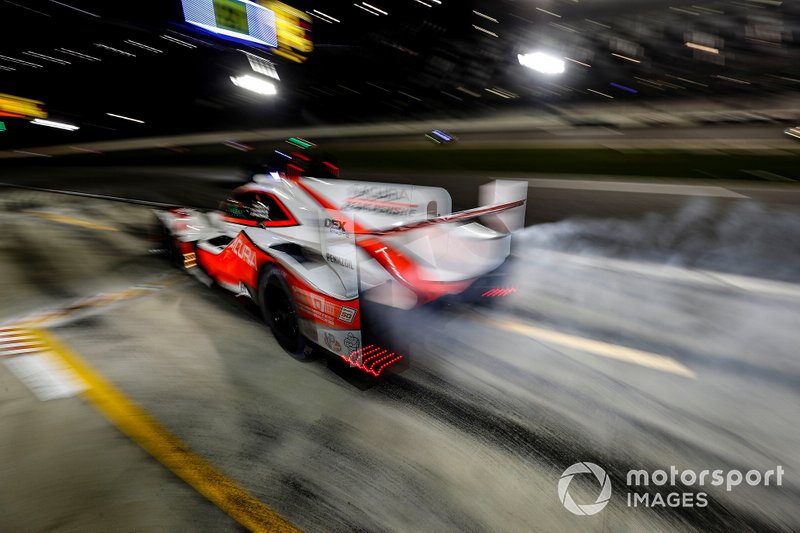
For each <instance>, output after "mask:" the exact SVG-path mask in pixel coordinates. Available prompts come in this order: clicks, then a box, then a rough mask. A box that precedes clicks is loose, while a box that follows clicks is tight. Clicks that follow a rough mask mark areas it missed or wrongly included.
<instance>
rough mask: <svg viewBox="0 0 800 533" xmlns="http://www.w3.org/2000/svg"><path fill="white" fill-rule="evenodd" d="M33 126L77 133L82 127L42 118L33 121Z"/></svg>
mask: <svg viewBox="0 0 800 533" xmlns="http://www.w3.org/2000/svg"><path fill="white" fill-rule="evenodd" d="M31 124H36V125H37V126H47V127H48V128H58V129H60V130H69V131H75V130H79V129H80V126H76V125H75V124H67V123H66V122H56V121H55V120H44V119H41V118H36V119H33V120H31Z"/></svg>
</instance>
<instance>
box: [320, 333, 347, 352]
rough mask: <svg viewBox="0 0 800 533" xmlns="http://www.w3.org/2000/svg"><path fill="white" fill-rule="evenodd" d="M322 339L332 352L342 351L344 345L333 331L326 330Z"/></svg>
mask: <svg viewBox="0 0 800 533" xmlns="http://www.w3.org/2000/svg"><path fill="white" fill-rule="evenodd" d="M322 340H323V342H324V343H325V346H327V347H328V348H329V349H330V350H331V351H332V352H335V353H339V352H341V351H342V345H341V343H339V341H337V340H336V336H335V335H334V334H333V333H328V332H327V331H326V332H324V333H323V334H322Z"/></svg>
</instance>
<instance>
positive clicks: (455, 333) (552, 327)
mask: <svg viewBox="0 0 800 533" xmlns="http://www.w3.org/2000/svg"><path fill="white" fill-rule="evenodd" d="M139 170H140V169H130V170H128V171H127V173H123V172H122V171H120V170H119V169H114V170H112V169H100V170H97V169H95V170H93V171H87V172H86V173H85V174H82V175H75V174H74V172H75V170H74V169H72V170H70V171H69V172H71V173H72V174H69V173H68V172H67V171H63V175H61V176H60V177H59V176H57V175H54V174H47V173H42V174H41V175H40V176H39V177H36V176H31V175H26V176H23V177H22V178H20V179H21V180H24V181H25V183H27V184H29V185H34V186H45V187H51V188H61V189H69V190H79V191H83V192H91V193H100V194H109V195H114V196H121V197H133V198H138V199H141V200H149V201H157V202H165V203H188V204H191V205H201V206H213V205H215V204H216V202H217V201H218V200H219V199H220V198H221V197H222V196H223V195H224V191H225V188H226V187H228V188H229V187H230V186H231V180H230V178H229V175H230V174H229V173H226V172H225V171H224V170H220V171H219V172H217V171H206V173H205V174H202V175H199V174H197V173H196V172H195V171H194V170H193V169H183V170H178V171H175V170H174V169H172V170H171V171H169V172H166V171H164V170H163V169H162V170H151V171H150V173H149V174H148V173H147V172H139ZM10 179H14V177H13V176H7V177H6V178H4V180H3V181H9V180H10ZM417 179H419V180H424V179H429V180H432V179H439V180H441V179H442V177H438V178H424V177H418V178H417ZM484 181H486V178H485V177H483V178H482V177H479V176H475V177H470V178H465V179H464V180H463V181H461V182H460V183H459V184H457V185H453V186H450V185H448V184H447V183H442V182H439V183H437V184H441V185H445V186H447V187H448V188H449V189H451V192H453V193H454V198H455V199H456V204H459V203H460V204H465V205H462V206H463V207H469V206H470V204H472V205H474V203H475V201H476V200H477V198H476V193H475V191H476V187H477V184H479V183H482V182H484ZM540 185H542V187H541V188H537V187H536V184H535V183H532V187H531V189H530V198H531V203H530V205H529V211H528V214H529V216H528V222H529V223H533V222H550V223H546V224H540V225H536V226H532V227H529V228H527V229H526V231H525V232H524V233H523V234H522V235H520V236H519V237H518V238H517V242H516V244H515V249H516V258H515V261H514V263H513V268H512V280H513V285H514V286H516V287H517V291H516V292H515V293H513V294H512V295H510V296H508V297H504V298H496V299H494V300H493V301H492V302H491V303H492V304H493V305H491V306H486V307H477V308H465V307H449V308H443V309H438V308H437V309H425V310H421V311H419V312H417V313H415V314H413V315H409V316H407V317H404V319H403V321H402V322H401V323H399V324H395V327H397V328H400V329H401V330H402V331H407V332H408V336H410V337H413V339H412V340H411V342H410V347H411V353H412V355H413V357H412V359H411V363H410V366H409V368H407V369H406V370H404V371H403V372H401V373H399V374H396V375H392V376H390V377H388V378H387V379H385V380H384V381H381V382H379V383H378V384H376V385H374V386H372V387H369V388H364V387H358V386H356V385H355V384H354V383H352V382H351V381H350V380H348V379H345V378H344V377H343V376H342V375H341V372H338V370H337V368H336V366H335V365H331V363H330V362H329V360H328V359H326V358H325V357H324V356H318V357H315V358H312V359H311V360H310V361H306V362H300V361H297V360H294V359H293V358H291V357H290V356H288V355H287V354H285V353H284V352H282V350H281V349H280V348H279V347H278V345H277V343H276V342H275V341H274V339H273V337H272V335H271V333H270V332H269V331H268V329H267V328H266V326H265V325H264V324H263V322H262V321H261V319H260V317H259V316H258V313H257V311H256V310H254V309H253V307H252V305H248V303H247V302H245V301H242V299H241V298H239V299H237V298H235V297H233V296H232V295H229V294H228V293H225V292H224V291H222V290H220V289H217V288H213V287H212V288H209V287H206V286H204V285H202V284H201V283H199V282H197V281H196V280H194V279H193V278H191V277H189V276H188V275H185V274H182V273H180V272H177V271H175V270H172V269H171V268H170V267H169V266H168V265H167V263H166V261H165V260H164V259H163V258H161V257H158V256H157V255H155V254H152V253H150V251H151V249H152V248H153V246H154V245H153V242H152V241H149V240H148V239H147V237H148V232H149V229H150V224H151V223H152V222H153V219H152V215H151V213H150V211H149V209H148V208H146V207H144V206H139V205H129V204H125V203H119V202H110V201H106V200H99V199H92V198H83V197H75V196H64V195H58V194H51V193H43V192H38V191H31V190H21V189H5V190H2V191H0V206H2V209H1V210H0V220H2V227H3V233H2V237H0V246H2V249H3V255H2V261H1V262H0V276H2V278H0V279H3V282H2V283H3V291H2V292H0V309H2V311H0V322H4V323H13V322H15V321H18V320H20V319H22V318H24V317H26V316H29V315H30V314H31V313H40V312H42V311H44V310H48V309H50V310H53V309H64V308H67V307H69V306H70V305H72V307H73V309H71V310H69V311H67V312H65V313H62V314H58V315H53V316H52V318H51V319H49V321H48V322H47V323H46V326H47V327H48V328H50V330H51V331H53V332H54V333H55V334H56V335H57V336H58V338H60V339H61V340H62V341H63V342H64V343H65V344H67V345H68V346H70V347H71V348H72V349H73V350H75V351H76V352H77V353H79V354H81V356H82V357H83V358H84V359H85V360H86V361H88V362H89V363H90V364H91V365H92V366H93V367H94V368H96V369H97V371H98V372H99V373H100V374H102V375H103V376H105V377H106V378H107V379H108V380H110V381H111V382H113V383H115V384H116V385H117V386H118V387H119V388H120V389H122V391H124V393H125V394H127V395H128V397H130V398H131V399H133V400H134V401H135V402H137V403H138V404H139V405H141V406H142V407H143V408H144V409H145V410H146V411H147V412H149V413H150V414H151V415H152V416H153V417H154V418H155V419H156V420H158V421H159V422H160V423H161V424H163V425H164V426H166V427H167V428H168V429H169V430H170V431H172V432H173V433H174V434H175V435H176V436H177V437H179V438H180V439H181V440H182V441H183V442H185V443H186V444H187V445H188V446H189V447H190V448H191V449H192V450H194V451H195V452H196V453H197V454H199V455H200V456H202V457H203V458H205V460H207V461H208V462H210V463H211V464H213V465H214V466H216V467H217V468H218V469H219V470H220V471H221V472H223V473H224V475H226V476H227V477H229V478H230V479H233V480H234V481H235V482H236V483H238V484H239V485H241V486H242V487H244V488H245V489H246V490H248V491H249V492H251V493H252V494H253V495H254V496H255V497H257V498H258V499H259V500H261V501H262V502H264V503H266V504H267V505H268V506H269V507H271V508H272V509H274V510H275V511H276V512H278V513H279V514H281V515H282V516H283V517H285V518H286V519H287V520H289V521H290V522H292V523H293V524H295V525H296V526H297V527H299V528H301V529H303V530H308V531H352V530H368V531H373V530H374V531H382V530H393V531H497V530H503V531H531V530H536V531H554V530H577V531H601V530H615V531H616V530H622V531H641V530H645V529H647V530H657V531H671V530H675V529H679V530H687V529H688V530H731V529H736V530H760V531H765V530H785V531H789V530H796V529H798V527H800V515H798V512H797V510H796V502H797V501H798V496H800V482H798V477H797V476H798V475H800V474H799V473H800V463H799V462H798V456H797V453H796V443H797V442H800V430H798V425H797V421H798V420H797V416H798V405H800V392H798V391H800V364H798V360H797V346H798V345H800V334H798V331H800V284H798V283H800V274H798V273H797V268H796V266H797V265H798V264H800V249H798V244H796V239H795V238H794V237H793V236H796V235H797V234H798V230H800V211H798V208H797V207H793V205H794V206H796V205H797V202H795V201H794V199H795V198H797V196H793V195H791V194H786V193H784V192H781V191H780V190H778V191H776V190H774V189H764V188H762V187H758V188H756V187H755V186H749V185H743V184H739V185H737V188H732V187H721V186H720V187H718V188H719V190H718V191H715V194H712V195H703V196H695V197H690V195H689V194H663V193H662V192H656V191H654V190H653V191H646V192H619V191H611V190H606V191H596V190H591V189H584V190H575V189H572V190H567V189H558V188H553V187H548V186H545V185H544V184H540ZM748 187H750V189H748ZM724 191H728V192H734V193H735V194H734V195H731V194H728V193H726V192H724ZM672 192H675V191H672ZM695 192H696V191H695ZM706 192H708V191H706ZM794 194H797V193H794ZM472 195H475V196H473V197H471V196H472ZM753 197H755V198H757V199H759V200H761V201H760V202H755V201H753V200H751V198H753ZM589 199H591V201H589ZM560 200H567V201H564V202H560ZM581 200H583V202H581ZM609 202H611V203H609ZM577 203H582V208H579V209H575V210H574V211H571V206H573V205H575V204H577ZM456 207H459V205H457V206H456ZM612 213H616V214H618V216H616V217H614V218H613V219H612V218H611V214H612ZM576 214H578V215H582V216H581V217H578V218H575V217H573V215H576ZM142 284H151V285H147V287H148V288H147V290H145V291H139V292H136V293H133V294H128V295H127V296H125V297H119V298H117V299H112V300H109V299H106V300H103V301H100V302H99V303H97V304H96V305H94V304H93V305H91V306H88V305H87V306H83V307H78V308H76V307H75V306H74V304H75V302H76V301H78V300H80V299H82V298H87V297H90V296H93V295H97V294H100V293H107V294H108V293H119V291H124V290H125V289H128V288H130V287H135V286H142ZM153 284H155V285H153ZM0 389H2V391H3V392H2V394H3V395H2V396H1V397H0V417H2V426H0V427H2V428H3V429H2V430H0V459H2V464H4V465H14V466H13V467H11V466H8V467H5V466H4V467H3V470H2V475H3V476H5V477H6V478H7V481H8V483H10V484H13V486H14V487H16V490H15V491H14V492H13V493H12V492H5V491H4V492H3V493H0V513H1V514H2V516H3V517H4V518H3V520H2V521H0V526H2V528H0V529H6V528H7V529H9V530H51V529H60V530H65V531H71V530H92V529H94V530H108V529H117V528H123V529H131V530H153V529H161V530H164V529H167V530H182V529H183V530H185V529H189V528H191V529H201V530H208V531H220V530H237V529H238V528H239V526H238V525H237V524H236V523H235V522H234V521H233V520H231V519H230V518H228V517H227V516H226V515H225V514H223V513H222V512H221V511H219V510H217V509H216V508H215V507H213V506H212V505H211V504H210V503H207V502H206V500H204V499H203V498H202V497H201V496H199V495H197V494H196V493H194V492H193V491H192V490H191V489H189V488H188V487H187V486H185V485H183V484H182V483H181V482H180V481H179V480H178V479H177V478H174V477H172V475H171V474H170V473H169V472H168V471H167V470H166V469H163V468H162V467H161V466H160V465H158V464H157V463H156V462H155V461H152V460H151V459H150V458H149V457H148V456H147V455H146V454H145V453H144V452H142V451H140V450H139V449H138V448H137V447H136V446H135V445H134V444H132V443H131V442H130V441H128V440H127V439H126V438H125V437H123V436H122V435H121V434H119V433H118V432H117V431H116V430H115V429H114V428H113V427H111V426H109V425H108V424H107V423H106V422H105V421H104V419H103V418H102V417H101V416H100V415H98V414H96V413H95V412H94V411H93V410H92V408H91V407H90V406H89V405H87V404H86V403H84V402H83V400H81V399H80V398H78V397H71V398H66V399H61V400H54V401H48V402H39V401H38V400H37V399H36V398H35V396H33V395H32V394H31V393H30V392H29V391H28V390H27V389H26V388H25V387H24V386H23V385H22V383H21V382H20V381H19V380H18V379H17V378H16V377H15V375H14V374H12V372H11V371H10V368H9V367H8V365H0ZM35 436H39V438H35ZM14 458H21V459H16V460H15V459H14ZM580 461H590V462H594V463H596V464H598V465H600V466H602V467H603V468H605V470H606V471H607V472H608V473H609V475H610V478H611V482H612V486H613V494H612V497H611V500H610V501H609V504H608V507H606V509H604V510H603V511H602V512H601V513H600V514H598V515H596V516H593V517H578V516H575V515H573V514H570V513H569V512H567V511H566V510H565V509H564V507H563V506H562V505H561V503H560V502H559V499H558V493H557V485H558V480H559V477H560V476H561V473H562V472H563V471H564V469H565V468H567V467H568V466H570V465H572V464H573V463H576V462H580ZM670 465H675V466H676V467H678V468H679V469H681V470H683V469H690V468H691V469H694V470H697V471H700V470H703V469H725V470H729V469H739V470H741V471H743V472H744V471H747V470H751V469H757V470H761V471H764V470H768V469H771V468H775V467H776V465H781V466H782V467H783V468H784V469H785V472H786V473H785V475H784V477H783V484H782V485H781V486H779V487H776V486H769V487H764V486H755V487H751V486H746V485H743V486H740V487H734V488H733V490H731V491H726V490H725V488H724V487H704V488H700V487H697V486H687V487H683V486H680V487H678V488H670V487H652V486H651V487H649V489H648V488H644V487H636V488H633V489H630V490H632V491H635V492H640V493H644V492H650V493H652V494H655V493H659V492H660V493H664V494H666V493H668V492H671V491H672V492H675V491H677V492H692V493H697V492H701V491H705V492H707V493H708V502H709V503H708V506H707V507H702V508H670V507H668V506H667V507H654V508H646V507H644V508H643V507H641V506H639V507H636V508H633V507H629V506H628V505H626V494H625V493H626V492H627V491H628V490H629V489H628V488H626V487H625V481H626V479H625V473H626V472H627V471H628V470H630V469H645V470H648V471H653V470H655V469H666V470H669V467H670ZM43 466H44V468H43ZM573 485H574V487H571V488H570V490H571V491H572V492H573V496H574V497H575V499H576V501H578V500H579V503H593V502H594V498H595V497H596V495H597V487H596V486H595V485H594V484H593V480H591V481H587V483H586V484H585V486H580V485H578V484H577V480H576V483H575V484H573Z"/></svg>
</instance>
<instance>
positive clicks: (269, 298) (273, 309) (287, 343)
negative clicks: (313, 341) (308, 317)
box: [259, 267, 306, 358]
mask: <svg viewBox="0 0 800 533" xmlns="http://www.w3.org/2000/svg"><path fill="white" fill-rule="evenodd" d="M259 295H260V298H259V304H260V306H261V312H262V314H263V315H264V320H266V322H267V324H269V327H270V328H271V329H272V334H273V335H275V339H276V340H277V341H278V344H280V346H281V348H283V349H284V350H286V351H287V352H289V353H290V354H291V355H293V356H294V357H297V358H303V357H304V355H305V352H306V340H305V337H303V334H302V333H301V332H300V319H299V316H298V314H297V307H296V306H295V303H294V300H293V299H292V296H291V293H290V291H289V284H288V283H287V281H286V274H285V273H284V272H283V271H282V270H281V269H279V268H276V267H267V268H266V269H265V270H264V272H263V273H262V274H261V278H260V282H259Z"/></svg>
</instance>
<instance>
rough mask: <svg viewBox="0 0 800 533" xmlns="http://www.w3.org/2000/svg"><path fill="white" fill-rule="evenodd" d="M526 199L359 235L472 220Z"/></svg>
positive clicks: (367, 231) (381, 233) (514, 206)
mask: <svg viewBox="0 0 800 533" xmlns="http://www.w3.org/2000/svg"><path fill="white" fill-rule="evenodd" d="M525 202H526V200H525V199H522V200H514V201H512V202H506V203H503V204H496V205H486V206H482V207H475V208H472V209H467V210H464V211H458V212H456V213H450V214H449V215H442V216H439V217H434V218H428V219H425V220H418V221H416V222H411V223H409V224H401V225H399V226H391V227H388V228H383V229H375V230H364V231H360V232H357V234H358V235H391V234H393V233H402V232H405V231H411V230H415V229H418V228H424V227H426V226H433V225H436V224H448V223H451V222H461V221H465V220H470V219H473V218H478V217H481V216H484V215H493V214H497V213H500V212H503V211H507V210H509V209H514V208H517V207H523V206H524V205H525Z"/></svg>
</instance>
